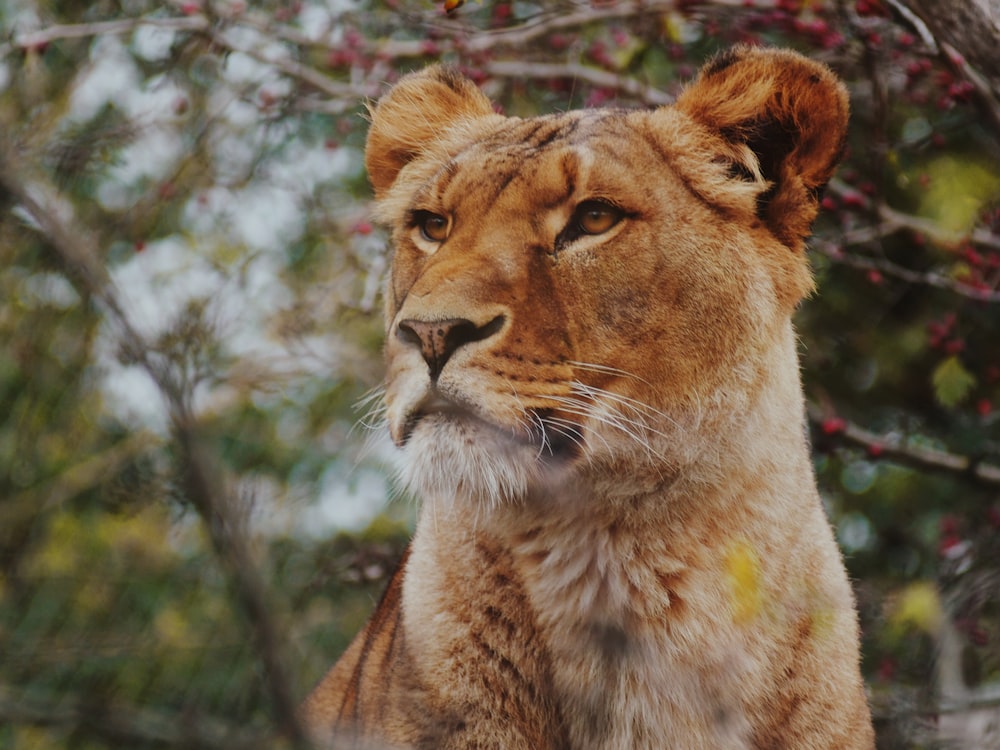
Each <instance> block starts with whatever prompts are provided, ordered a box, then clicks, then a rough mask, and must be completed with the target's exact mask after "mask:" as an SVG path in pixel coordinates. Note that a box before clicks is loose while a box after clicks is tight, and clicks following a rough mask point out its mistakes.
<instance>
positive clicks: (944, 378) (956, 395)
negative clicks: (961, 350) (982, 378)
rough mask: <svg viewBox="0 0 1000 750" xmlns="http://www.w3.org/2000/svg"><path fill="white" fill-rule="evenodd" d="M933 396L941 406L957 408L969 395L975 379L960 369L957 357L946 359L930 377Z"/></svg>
mask: <svg viewBox="0 0 1000 750" xmlns="http://www.w3.org/2000/svg"><path fill="white" fill-rule="evenodd" d="M931 382H932V383H933V384H934V395H935V396H936V397H937V400H938V403H940V404H941V405H942V406H946V407H952V406H957V405H958V404H960V403H961V402H962V400H963V399H965V397H966V396H968V395H969V391H970V390H972V387H973V386H974V385H975V384H976V378H975V377H974V376H973V375H972V373H970V372H969V371H968V370H966V369H965V368H964V367H962V363H961V362H960V361H959V359H958V357H948V359H946V360H944V361H943V362H942V363H941V364H939V365H938V366H937V367H936V368H934V374H933V375H932V376H931Z"/></svg>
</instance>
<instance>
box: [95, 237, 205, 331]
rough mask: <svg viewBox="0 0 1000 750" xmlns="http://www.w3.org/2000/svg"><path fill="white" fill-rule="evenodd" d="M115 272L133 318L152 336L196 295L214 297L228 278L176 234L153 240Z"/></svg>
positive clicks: (125, 305)
mask: <svg viewBox="0 0 1000 750" xmlns="http://www.w3.org/2000/svg"><path fill="white" fill-rule="evenodd" d="M111 275H112V278H113V279H114V281H115V284H116V285H117V287H118V290H119V293H120V295H121V300H122V303H123V306H124V308H125V310H126V313H127V315H128V318H129V320H131V322H132V323H133V325H135V327H136V328H137V329H138V331H139V332H140V333H141V334H142V335H143V336H145V337H146V338H149V339H153V338H156V336H158V335H160V334H161V333H163V332H164V331H165V330H166V329H167V327H168V326H169V325H170V324H171V323H172V322H173V321H174V320H175V319H176V317H177V315H178V313H180V312H181V311H182V310H183V309H184V307H185V305H187V304H188V302H190V301H191V300H192V299H196V298H204V299H211V298H212V297H213V296H214V295H215V294H216V293H217V292H218V290H219V287H220V286H221V285H222V284H223V283H224V281H225V279H224V278H223V277H222V276H221V274H220V273H219V272H218V271H217V270H216V269H215V268H214V267H213V266H212V265H211V264H210V263H208V261H206V259H205V258H204V257H203V255H202V253H199V252H197V251H196V250H195V249H194V248H193V247H191V245H190V244H188V243H187V242H185V241H183V240H182V238H180V237H178V236H176V235H172V236H170V237H166V238H164V239H162V240H157V241H155V242H151V243H149V245H148V246H147V247H146V248H145V249H144V250H143V252H141V253H136V254H135V255H134V256H133V257H131V258H130V259H129V260H128V261H126V262H125V263H122V264H121V265H119V266H117V267H115V268H114V269H113V270H112V272H111Z"/></svg>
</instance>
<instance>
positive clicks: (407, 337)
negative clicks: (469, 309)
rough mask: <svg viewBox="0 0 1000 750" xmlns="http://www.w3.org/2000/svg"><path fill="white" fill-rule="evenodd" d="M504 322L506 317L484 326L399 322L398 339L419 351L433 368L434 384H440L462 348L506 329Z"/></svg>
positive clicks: (456, 322)
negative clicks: (443, 375) (450, 363)
mask: <svg viewBox="0 0 1000 750" xmlns="http://www.w3.org/2000/svg"><path fill="white" fill-rule="evenodd" d="M503 321H504V318H503V315H497V316H496V317H495V318H493V320H491V321H490V322H489V323H487V324H486V325H482V326H477V325H476V324H475V323H473V322H472V321H471V320H466V319H464V318H450V319H448V320H434V321H426V320H413V319H412V318H410V319H407V320H401V321H399V325H398V326H397V327H396V336H397V337H399V340H400V341H405V342H406V343H408V344H413V345H414V346H417V347H420V354H421V355H422V356H423V358H424V362H426V363H427V367H428V368H430V372H431V380H437V378H438V375H440V374H441V370H442V369H444V366H445V363H446V362H447V361H448V360H449V359H451V355H452V354H454V353H455V351H456V350H457V349H458V348H459V347H462V346H465V345H466V344H471V343H473V342H475V341H482V340H483V339H487V338H489V337H490V336H492V335H493V334H494V333H496V332H498V331H499V330H500V329H501V328H502V327H503Z"/></svg>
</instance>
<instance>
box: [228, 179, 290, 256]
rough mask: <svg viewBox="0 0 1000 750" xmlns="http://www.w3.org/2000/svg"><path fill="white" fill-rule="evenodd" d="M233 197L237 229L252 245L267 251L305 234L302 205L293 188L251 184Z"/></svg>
mask: <svg viewBox="0 0 1000 750" xmlns="http://www.w3.org/2000/svg"><path fill="white" fill-rule="evenodd" d="M233 198H234V202H233V208H232V216H233V219H232V224H233V229H234V231H235V233H236V235H237V236H238V237H239V239H240V240H241V241H242V242H244V243H245V244H246V245H247V246H248V247H251V248H256V249H261V250H265V249H267V248H272V247H276V246H280V245H285V244H288V243H290V242H294V241H295V240H296V239H298V237H299V236H300V235H301V234H302V230H303V226H302V207H301V206H300V204H299V198H298V196H297V195H296V194H295V193H293V192H292V191H291V190H288V189H287V188H282V187H278V186H277V185H260V184H251V185H250V186H248V187H247V188H245V189H244V190H240V191H239V192H237V193H234V195H233Z"/></svg>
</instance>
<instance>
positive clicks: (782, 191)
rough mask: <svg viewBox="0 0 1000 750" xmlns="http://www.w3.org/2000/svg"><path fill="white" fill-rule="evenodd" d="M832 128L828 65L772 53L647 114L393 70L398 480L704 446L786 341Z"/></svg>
mask: <svg viewBox="0 0 1000 750" xmlns="http://www.w3.org/2000/svg"><path fill="white" fill-rule="evenodd" d="M814 79H816V80H814ZM741 96H742V97H743V98H744V99H745V100H746V101H745V102H743V106H742V107H738V106H734V103H733V99H734V98H739V97H741ZM816 100H819V101H818V102H817V101H816ZM802 110H807V111H809V112H817V113H821V114H815V115H811V116H810V117H805V116H803V114H802ZM824 112H825V114H822V113H824ZM845 122H846V103H845V99H844V95H843V92H842V90H841V89H840V88H839V84H837V83H836V81H835V79H833V77H832V75H831V74H829V73H828V72H827V71H826V70H825V69H823V68H821V67H819V66H816V65H815V64H812V63H806V62H805V61H802V60H801V59H800V58H797V57H796V58H793V57H791V56H787V55H785V54H783V53H777V52H761V51H751V50H738V51H737V52H735V53H732V54H731V55H730V56H729V57H727V58H725V59H722V60H720V61H717V62H716V63H714V64H713V65H710V66H708V68H706V70H705V71H704V72H703V73H702V75H701V77H700V78H699V80H698V81H697V82H696V83H695V84H694V85H693V86H692V87H690V88H689V89H688V90H687V91H686V92H685V94H684V95H683V96H682V97H681V99H680V100H679V102H678V103H677V104H676V105H675V106H672V107H664V108H661V109H658V110H655V111H649V112H638V111H633V112H627V111H617V110H593V111H577V112H570V113H567V114H562V115H556V116H547V117H538V118H531V119H525V120H522V119H517V118H505V117H502V116H499V115H496V114H494V113H493V111H492V107H491V106H490V104H489V102H488V101H487V100H486V99H485V98H484V97H483V96H482V94H480V93H479V92H478V90H476V89H475V87H474V86H472V84H471V83H469V82H468V81H466V80H464V79H462V78H459V77H458V76H456V75H455V74H454V73H451V72H450V71H448V70H445V69H441V68H431V69H428V70H425V71H423V72H422V73H418V74H415V75H412V76H409V77H407V78H404V79H403V80H402V81H401V82H400V84H398V85H397V86H396V87H395V88H394V89H393V90H392V91H391V92H390V94H389V95H388V96H387V97H386V98H384V99H383V100H382V101H381V102H380V103H379V105H378V107H377V109H376V110H375V111H374V115H373V123H372V129H371V133H370V135H369V142H368V148H367V152H366V158H367V162H368V168H369V173H370V175H371V177H372V181H373V184H374V186H375V189H376V197H377V199H378V210H379V216H380V218H381V219H382V220H383V221H385V222H386V223H387V224H388V225H389V226H390V227H391V228H392V235H393V244H394V247H395V256H394V260H393V266H392V273H391V278H390V281H389V285H388V289H387V293H386V320H387V341H386V357H387V363H388V371H387V379H386V393H385V406H386V416H387V420H388V424H389V430H390V434H391V436H392V439H393V441H394V442H395V443H396V444H397V445H398V446H399V447H401V448H402V450H403V454H404V456H405V461H404V478H405V480H406V481H407V482H408V483H409V484H410V485H411V486H412V488H413V489H415V490H416V491H417V492H418V493H419V494H421V495H424V496H447V497H467V498H471V499H475V500H481V501H491V502H496V501H503V500H515V499H524V498H526V497H529V496H532V495H538V494H545V495H551V494H552V493H553V492H563V493H566V492H573V491H574V490H572V489H570V488H574V487H576V486H578V485H579V483H580V482H587V483H588V484H592V481H593V479H594V477H596V476H601V477H604V478H605V479H607V478H608V477H617V479H615V480H614V482H617V483H625V484H628V483H629V482H635V481H637V480H638V479H639V478H641V477H643V476H647V475H648V476H649V477H651V478H653V481H669V480H670V479H671V478H672V477H674V476H676V475H677V474H678V473H680V472H683V471H684V470H685V468H686V467H688V466H691V465H692V464H694V463H696V462H699V461H705V460H706V451H708V450H709V449H710V448H711V447H712V446H715V447H717V446H718V443H719V434H718V433H719V430H720V429H724V428H723V427H722V425H721V423H722V422H725V423H727V424H728V425H729V429H731V426H732V424H733V423H734V419H735V418H738V417H739V415H746V414H749V413H751V412H752V411H753V410H754V409H755V408H757V401H759V394H760V393H762V392H763V391H766V388H763V386H762V383H763V381H765V380H767V378H768V377H769V368H768V367H767V366H766V363H767V362H769V361H773V352H774V350H775V348H776V347H777V348H783V349H788V348H789V347H788V341H789V340H790V325H789V318H790V314H791V312H792V310H793V309H794V306H795V305H796V304H797V303H798V301H799V300H800V299H801V298H802V296H803V295H804V294H806V293H807V292H808V290H809V288H810V285H811V281H810V277H809V273H808V269H807V266H806V261H805V258H804V254H803V252H802V240H803V236H804V234H805V231H806V230H807V229H808V226H809V223H810V222H811V220H812V218H813V217H814V215H815V212H816V201H817V188H818V187H819V186H821V185H822V183H823V182H825V180H826V179H828V177H829V173H830V171H831V169H832V165H833V163H834V161H835V159H836V156H837V154H838V151H839V148H840V141H841V140H842V138H843V131H844V127H845ZM816 131H822V133H819V134H817V132H816ZM821 136H822V137H821ZM785 355H790V356H792V357H794V348H791V351H790V352H785ZM790 366H791V368H792V369H793V370H794V367H795V365H794V363H791V365H790ZM796 387H797V384H796Z"/></svg>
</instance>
